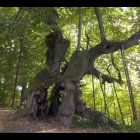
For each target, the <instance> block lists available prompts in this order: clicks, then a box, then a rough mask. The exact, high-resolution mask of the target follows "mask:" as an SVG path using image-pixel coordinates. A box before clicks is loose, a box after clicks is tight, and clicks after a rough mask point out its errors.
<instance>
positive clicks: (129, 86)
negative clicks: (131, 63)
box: [121, 45, 138, 121]
mask: <svg viewBox="0 0 140 140" xmlns="http://www.w3.org/2000/svg"><path fill="white" fill-rule="evenodd" d="M121 56H122V60H123V64H124V70H125V75H126V80H127V85H128V90H129V97H130V102H131V108H132V113H133V120H134V121H135V120H138V115H137V110H136V105H135V100H134V95H133V90H132V86H131V81H130V77H129V72H128V67H127V63H126V58H125V52H124V48H123V45H122V48H121Z"/></svg>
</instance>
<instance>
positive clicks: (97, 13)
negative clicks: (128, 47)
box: [95, 7, 106, 42]
mask: <svg viewBox="0 0 140 140" xmlns="http://www.w3.org/2000/svg"><path fill="white" fill-rule="evenodd" d="M95 13H96V16H97V19H98V24H99V29H100V36H101V42H105V41H106V35H105V31H104V26H103V21H102V16H101V14H100V11H99V8H98V7H95Z"/></svg>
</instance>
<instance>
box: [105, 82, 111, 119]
mask: <svg viewBox="0 0 140 140" xmlns="http://www.w3.org/2000/svg"><path fill="white" fill-rule="evenodd" d="M104 98H105V102H106V106H105V110H106V112H107V115H108V116H109V117H110V113H109V108H108V106H107V101H106V84H105V83H104Z"/></svg>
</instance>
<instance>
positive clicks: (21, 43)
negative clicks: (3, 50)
mask: <svg viewBox="0 0 140 140" xmlns="http://www.w3.org/2000/svg"><path fill="white" fill-rule="evenodd" d="M19 42H20V51H19V59H18V63H17V69H16V77H15V82H14V89H13V97H12V107H13V108H14V105H15V94H16V86H17V80H18V73H19V67H20V62H21V57H22V56H21V54H22V48H23V38H22V37H21V38H20V40H19Z"/></svg>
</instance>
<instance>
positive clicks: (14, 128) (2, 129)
mask: <svg viewBox="0 0 140 140" xmlns="http://www.w3.org/2000/svg"><path fill="white" fill-rule="evenodd" d="M15 111H16V110H11V109H10V110H9V109H0V133H116V131H115V130H107V129H97V128H95V129H94V128H79V127H78V128H76V127H74V128H65V127H63V126H61V125H60V124H59V123H58V122H56V121H55V119H52V118H51V119H47V120H44V121H30V120H29V119H27V118H26V117H25V118H19V119H15V118H14V117H13V116H14V113H15Z"/></svg>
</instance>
